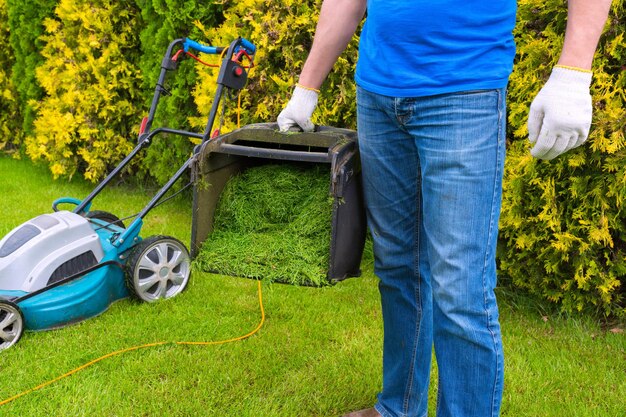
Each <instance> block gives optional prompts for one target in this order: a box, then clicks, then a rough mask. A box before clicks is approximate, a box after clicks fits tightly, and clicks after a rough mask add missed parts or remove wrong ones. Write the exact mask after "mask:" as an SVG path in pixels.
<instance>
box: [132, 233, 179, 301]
mask: <svg viewBox="0 0 626 417" xmlns="http://www.w3.org/2000/svg"><path fill="white" fill-rule="evenodd" d="M190 275H191V258H190V256H189V251H188V250H187V248H186V247H185V245H184V244H183V243H182V242H180V241H179V240H178V239H175V238H173V237H169V236H151V237H149V238H147V239H144V240H142V241H141V242H139V243H138V244H137V245H136V246H135V247H134V248H133V250H132V252H131V254H130V256H129V258H128V262H127V264H126V284H127V286H128V289H129V291H130V293H131V294H132V295H133V296H135V297H136V298H138V299H140V300H142V301H147V302H153V301H157V300H160V299H165V298H172V297H174V296H176V295H178V294H179V293H180V292H182V291H183V290H184V289H185V287H186V286H187V283H188V282H189V276H190Z"/></svg>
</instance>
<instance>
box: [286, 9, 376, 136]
mask: <svg viewBox="0 0 626 417" xmlns="http://www.w3.org/2000/svg"><path fill="white" fill-rule="evenodd" d="M366 6H367V1H366V0H324V3H322V9H321V11H320V17H319V21H318V22H317V28H316V29H315V37H314V38H313V46H312V47H311V51H310V52H309V56H308V58H307V60H306V62H305V63H304V67H303V69H302V72H301V73H300V79H299V82H298V84H297V85H296V88H295V89H294V92H293V95H292V97H291V100H289V103H287V106H286V107H285V108H284V109H283V111H282V112H281V113H280V115H278V126H279V127H280V130H282V131H285V130H288V129H289V128H290V127H292V126H299V127H301V128H302V129H303V130H305V131H311V130H313V129H314V127H315V126H314V125H313V123H312V122H311V115H312V114H313V111H314V110H315V107H316V106H317V95H318V93H319V88H320V86H321V85H322V83H323V82H324V80H325V79H326V76H328V73H329V72H330V70H331V69H332V68H333V65H335V62H337V58H338V57H339V55H340V54H341V53H342V52H343V51H344V49H346V46H347V45H348V42H350V39H351V38H352V35H354V32H355V31H356V28H357V26H358V25H359V23H360V22H361V20H362V19H363V16H364V15H365V8H366Z"/></svg>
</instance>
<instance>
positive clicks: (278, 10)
mask: <svg viewBox="0 0 626 417" xmlns="http://www.w3.org/2000/svg"><path fill="white" fill-rule="evenodd" d="M320 6H321V0H317V1H312V0H307V1H295V0H288V1H280V2H275V1H269V0H244V1H240V2H236V3H234V4H232V5H231V6H230V7H229V8H228V9H227V10H226V11H225V12H224V22H223V23H222V24H221V25H219V26H217V27H215V28H208V27H202V26H201V25H199V27H201V28H202V29H203V31H204V33H205V35H206V38H207V39H210V40H211V42H212V43H213V44H215V45H222V46H226V45H228V44H229V43H230V42H231V41H232V40H233V39H235V38H236V37H237V36H242V37H244V38H246V39H248V40H250V41H251V42H252V43H254V44H255V45H256V46H257V48H258V49H257V51H258V52H257V54H256V62H255V64H256V66H255V67H254V68H253V69H251V71H250V78H249V81H248V85H247V87H246V89H245V90H244V92H243V93H242V96H241V115H240V120H241V124H244V123H253V122H271V121H275V120H276V117H277V116H278V114H279V113H280V111H281V110H282V108H283V107H284V106H285V104H286V103H287V101H288V99H289V97H290V96H291V93H292V91H293V87H294V85H295V83H296V82H297V81H298V75H299V73H300V71H301V70H302V65H303V63H304V60H305V59H306V56H307V55H308V52H309V49H310V47H311V44H312V42H313V35H314V33H315V26H316V24H317V17H318V15H319V8H320ZM357 46H358V38H357V37H356V36H355V38H354V39H353V40H352V42H351V43H350V45H349V46H348V48H347V50H346V51H345V52H344V53H343V54H342V55H341V56H340V57H339V60H338V62H337V64H336V65H335V66H334V68H333V70H332V72H331V74H330V75H329V77H328V79H327V80H326V82H325V83H324V85H323V87H322V91H321V94H320V98H319V106H318V109H317V111H316V112H315V115H314V122H316V123H321V124H326V125H332V126H337V127H351V128H354V127H355V125H356V105H355V97H356V93H355V84H354V67H355V63H356V56H357ZM207 59H210V58H207ZM216 77H217V70H215V69H210V70H205V69H202V70H201V82H200V83H198V87H197V88H196V89H195V90H194V96H195V99H196V104H197V105H198V108H199V110H200V112H201V113H202V114H207V113H208V111H209V108H210V105H211V99H212V97H213V93H214V91H215V79H216ZM236 108H237V105H236V102H235V101H234V100H233V101H231V102H230V103H229V104H228V105H227V109H230V110H228V111H227V115H226V118H225V120H224V130H225V129H232V128H234V127H236V120H237V116H236ZM204 122H205V119H204V118H200V119H198V120H196V124H198V125H199V124H202V123H204Z"/></svg>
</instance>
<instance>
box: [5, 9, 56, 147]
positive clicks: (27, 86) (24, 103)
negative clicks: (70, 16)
mask: <svg viewBox="0 0 626 417" xmlns="http://www.w3.org/2000/svg"><path fill="white" fill-rule="evenodd" d="M6 4H7V12H8V23H9V27H10V31H9V40H10V42H11V47H12V48H13V52H14V57H15V61H14V63H13V65H12V67H8V66H7V67H5V68H11V80H12V81H13V84H14V85H15V88H16V89H17V94H18V98H19V99H18V101H19V106H20V111H21V113H22V114H21V117H20V118H19V119H18V120H20V121H21V123H22V125H21V128H22V130H23V133H24V134H25V135H30V134H32V132H33V121H34V119H35V109H34V108H33V107H32V106H31V105H30V101H31V100H40V99H41V98H42V97H43V94H44V92H43V89H42V88H41V86H40V85H39V83H38V82H37V80H36V78H35V68H37V66H39V65H40V64H41V63H42V61H43V59H42V56H41V55H40V51H41V49H42V48H43V46H44V42H43V41H42V40H41V39H40V36H41V35H42V34H43V33H44V27H43V21H44V19H46V18H48V17H52V16H53V13H54V7H55V6H56V4H57V1H56V0H6Z"/></svg>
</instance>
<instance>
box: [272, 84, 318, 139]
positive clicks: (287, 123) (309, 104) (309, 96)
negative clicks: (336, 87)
mask: <svg viewBox="0 0 626 417" xmlns="http://www.w3.org/2000/svg"><path fill="white" fill-rule="evenodd" d="M317 96H318V93H317V91H315V90H313V89H307V88H302V87H301V86H299V85H296V88H295V90H293V95H292V96H291V100H289V103H287V106H285V108H284V109H283V111H282V112H280V114H279V115H278V127H279V128H280V131H281V132H286V131H288V130H289V128H290V127H292V126H299V127H300V128H302V130H304V131H305V132H312V131H313V130H314V128H315V125H314V124H313V122H311V115H312V114H313V111H314V110H315V108H316V107H317Z"/></svg>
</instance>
